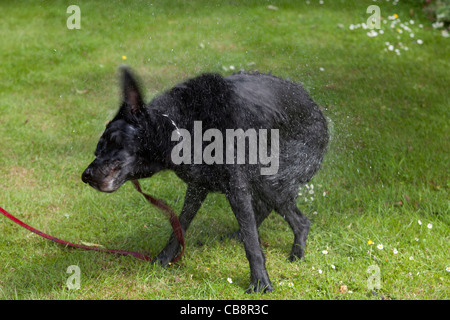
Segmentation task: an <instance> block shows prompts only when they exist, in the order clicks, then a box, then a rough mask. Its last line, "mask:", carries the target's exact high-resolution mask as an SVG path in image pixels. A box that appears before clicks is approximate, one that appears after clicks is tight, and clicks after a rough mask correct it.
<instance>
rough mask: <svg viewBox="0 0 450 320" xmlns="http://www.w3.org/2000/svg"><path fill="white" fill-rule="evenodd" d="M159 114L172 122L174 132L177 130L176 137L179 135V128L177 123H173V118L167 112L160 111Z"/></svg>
mask: <svg viewBox="0 0 450 320" xmlns="http://www.w3.org/2000/svg"><path fill="white" fill-rule="evenodd" d="M161 115H162V116H163V117H166V118H167V119H169V121H170V123H172V125H173V126H174V127H175V130H176V132H177V135H178V138H179V137H181V133H180V129H179V128H178V126H177V124H176V123H175V121H173V119H172V118H171V117H170V116H169V115H168V114H165V113H161Z"/></svg>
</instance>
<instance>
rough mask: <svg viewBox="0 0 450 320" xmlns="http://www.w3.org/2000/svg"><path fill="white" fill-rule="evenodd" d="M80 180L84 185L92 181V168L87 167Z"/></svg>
mask: <svg viewBox="0 0 450 320" xmlns="http://www.w3.org/2000/svg"><path fill="white" fill-rule="evenodd" d="M81 180H82V181H83V182H84V183H88V182H89V181H91V180H92V168H91V167H88V168H87V169H86V170H84V172H83V174H82V175H81Z"/></svg>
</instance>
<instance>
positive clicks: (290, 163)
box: [154, 72, 328, 203]
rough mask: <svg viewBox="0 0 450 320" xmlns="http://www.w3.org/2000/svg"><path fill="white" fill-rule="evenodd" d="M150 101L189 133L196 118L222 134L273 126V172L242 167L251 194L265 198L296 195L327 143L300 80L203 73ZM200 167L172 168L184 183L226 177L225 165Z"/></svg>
mask: <svg viewBox="0 0 450 320" xmlns="http://www.w3.org/2000/svg"><path fill="white" fill-rule="evenodd" d="M154 101H156V103H155V106H163V107H162V109H163V110H161V112H166V113H168V114H170V115H171V117H172V118H173V121H174V122H175V123H177V125H178V127H180V128H185V129H187V130H188V131H190V132H192V131H193V123H194V121H202V125H203V130H207V129H209V128H215V129H219V130H220V131H222V132H225V131H226V130H227V129H239V128H240V129H243V130H244V131H245V130H248V129H256V130H258V129H269V130H270V129H278V130H279V138H280V139H279V148H280V149H279V169H278V172H277V173H276V174H274V175H260V174H259V172H260V171H259V168H260V165H259V166H257V167H256V168H255V167H254V166H251V165H248V170H247V173H248V175H247V178H248V179H249V181H250V182H251V184H252V186H253V188H254V189H255V190H254V193H256V194H260V195H261V197H262V198H264V199H266V200H268V201H270V202H280V203H283V202H285V201H288V199H289V200H292V199H295V198H296V196H297V191H298V188H299V186H300V185H301V184H304V183H306V182H307V181H309V180H310V179H311V178H312V176H313V175H314V174H315V173H316V171H317V170H318V169H319V167H320V163H321V161H322V158H323V155H324V153H325V149H326V146H327V143H328V131H327V123H326V120H325V118H324V116H323V115H322V113H321V111H320V110H319V108H318V107H317V105H316V104H315V103H314V101H313V100H312V99H311V98H310V97H309V95H308V93H307V92H306V91H305V90H304V89H303V87H302V86H301V85H300V84H297V83H294V82H291V81H288V80H284V79H281V78H278V77H276V76H273V75H268V74H261V73H257V72H256V73H244V72H239V73H236V74H233V75H231V76H228V77H225V78H223V77H222V76H220V75H218V74H203V75H201V76H199V77H196V78H193V79H190V80H188V81H186V82H183V83H181V84H179V85H177V86H176V87H174V88H173V89H172V90H170V91H169V92H167V93H166V94H163V95H162V96H160V97H159V98H157V99H155V100H154ZM161 102H164V103H161ZM201 167H202V169H201V170H199V167H198V166H197V167H194V166H192V171H193V172H192V174H193V176H191V175H190V174H189V173H186V169H187V168H186V167H184V168H183V170H182V172H180V170H175V172H177V173H178V174H179V176H180V177H181V178H182V179H183V180H185V181H186V180H188V181H186V182H189V180H190V179H202V178H203V177H200V176H199V175H204V176H205V177H206V179H205V180H206V181H209V182H211V184H214V185H216V184H217V183H220V182H222V181H217V179H219V180H222V179H223V178H224V177H225V176H226V175H223V172H220V171H222V170H227V166H226V165H221V166H217V165H216V166H213V167H211V166H206V165H202V166H201ZM194 172H195V173H194ZM213 189H217V188H216V186H215V187H214V188H213ZM213 191H225V190H213Z"/></svg>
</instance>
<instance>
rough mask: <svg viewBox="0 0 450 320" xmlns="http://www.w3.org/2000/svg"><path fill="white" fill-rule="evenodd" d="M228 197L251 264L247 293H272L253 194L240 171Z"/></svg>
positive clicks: (234, 179) (234, 178)
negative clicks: (254, 209)
mask: <svg viewBox="0 0 450 320" xmlns="http://www.w3.org/2000/svg"><path fill="white" fill-rule="evenodd" d="M227 197H228V200H229V202H230V205H231V208H232V209H233V212H234V214H235V216H236V219H237V221H238V224H239V228H240V232H241V236H242V242H243V243H244V248H245V254H246V256H247V259H248V261H249V264H250V286H249V288H248V290H247V291H246V292H247V293H252V292H270V291H272V290H273V288H272V284H271V282H270V279H269V275H268V274H267V270H266V266H265V257H264V253H263V251H262V249H261V245H260V242H259V236H258V228H257V226H256V219H255V214H254V212H253V205H252V197H251V193H250V192H249V186H248V182H247V180H246V178H245V176H244V175H243V173H242V172H240V171H239V169H237V170H236V174H234V175H233V177H232V179H231V185H230V191H229V192H228V193H227Z"/></svg>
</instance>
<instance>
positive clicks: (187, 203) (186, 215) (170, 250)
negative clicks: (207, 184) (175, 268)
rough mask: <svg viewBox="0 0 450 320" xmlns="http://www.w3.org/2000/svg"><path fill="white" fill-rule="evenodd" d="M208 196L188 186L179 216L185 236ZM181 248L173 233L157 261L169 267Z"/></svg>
mask: <svg viewBox="0 0 450 320" xmlns="http://www.w3.org/2000/svg"><path fill="white" fill-rule="evenodd" d="M207 195H208V191H207V190H205V189H204V188H201V187H198V186H194V185H188V187H187V190H186V195H185V199H184V205H183V209H182V210H181V213H180V216H179V220H180V224H181V227H182V229H183V235H185V234H186V231H187V229H188V228H189V225H190V224H191V222H192V219H194V217H195V215H196V214H197V212H198V210H199V209H200V207H201V205H202V203H203V201H204V200H205V198H206V196H207ZM180 247H181V245H180V243H179V242H178V240H177V239H176V237H175V234H174V233H173V232H172V235H171V236H170V239H169V242H168V243H167V245H166V247H165V248H164V249H163V250H162V251H161V252H160V253H159V254H158V256H157V257H156V259H157V261H159V263H161V265H162V266H165V265H167V264H168V263H169V262H171V261H172V260H173V259H174V258H175V256H176V255H177V254H178V252H179V251H180Z"/></svg>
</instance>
